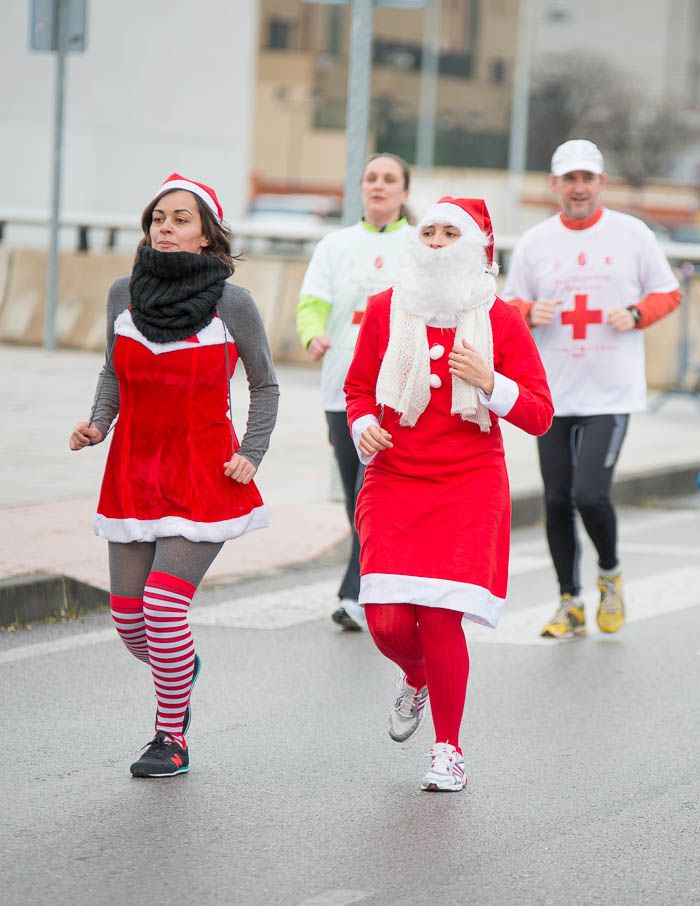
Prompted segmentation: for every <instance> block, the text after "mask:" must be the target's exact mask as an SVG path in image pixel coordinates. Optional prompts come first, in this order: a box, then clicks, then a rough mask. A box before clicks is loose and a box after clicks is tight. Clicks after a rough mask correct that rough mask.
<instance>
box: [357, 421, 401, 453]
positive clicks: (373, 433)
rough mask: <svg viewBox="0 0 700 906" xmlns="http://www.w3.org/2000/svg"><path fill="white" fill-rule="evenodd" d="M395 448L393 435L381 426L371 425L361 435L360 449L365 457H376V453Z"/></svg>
mask: <svg viewBox="0 0 700 906" xmlns="http://www.w3.org/2000/svg"><path fill="white" fill-rule="evenodd" d="M393 446H394V445H393V444H392V442H391V434H389V432H388V431H385V430H384V428H382V426H381V425H369V426H368V427H367V428H365V430H364V431H363V432H362V434H360V442H359V444H358V447H359V450H360V453H362V455H363V456H374V454H375V453H381V451H382V450H387V449H388V448H389V447H393Z"/></svg>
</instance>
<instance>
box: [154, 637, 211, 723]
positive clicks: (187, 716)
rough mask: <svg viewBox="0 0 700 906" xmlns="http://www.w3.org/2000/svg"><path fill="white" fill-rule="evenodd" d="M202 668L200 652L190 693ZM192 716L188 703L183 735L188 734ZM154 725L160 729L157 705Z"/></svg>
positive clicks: (196, 657)
mask: <svg viewBox="0 0 700 906" xmlns="http://www.w3.org/2000/svg"><path fill="white" fill-rule="evenodd" d="M201 669H202V659H201V658H200V656H199V655H198V654H195V656H194V671H193V673H192V685H191V686H190V694H191V693H192V690H193V689H194V684H195V683H196V682H197V677H198V676H199V671H200V670H201ZM191 717H192V715H191V714H190V706H189V705H187V707H186V708H185V716H184V717H183V719H182V735H183V736H187V731H188V730H189V728H190V720H191ZM154 726H155V729H156V730H157V729H158V708H157V707H156V721H155V724H154Z"/></svg>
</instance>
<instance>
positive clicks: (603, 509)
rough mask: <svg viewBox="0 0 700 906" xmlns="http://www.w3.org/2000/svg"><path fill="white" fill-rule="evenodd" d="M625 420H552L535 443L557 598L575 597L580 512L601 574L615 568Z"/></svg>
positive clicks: (588, 417) (595, 417)
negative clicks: (615, 495)
mask: <svg viewBox="0 0 700 906" xmlns="http://www.w3.org/2000/svg"><path fill="white" fill-rule="evenodd" d="M628 421H629V416H628V415H585V416H583V415H582V416H556V417H555V418H554V421H553V422H552V427H551V428H550V429H549V431H548V432H547V433H546V434H545V435H544V436H543V437H540V438H538V441H537V446H538V450H539V456H540V470H541V472H542V480H543V481H544V500H545V512H546V522H547V542H548V544H549V550H550V553H551V555H552V560H553V562H554V568H555V570H556V573H557V579H558V580H559V589H560V593H561V594H571V595H578V594H580V591H581V581H580V575H579V556H580V545H579V540H578V535H577V532H576V510H578V512H579V514H580V516H581V520H582V521H583V525H584V527H585V529H586V532H587V534H588V536H589V538H590V539H591V541H592V542H593V545H594V547H595V549H596V551H597V553H598V566H599V567H600V568H601V569H604V570H610V569H614V568H615V566H616V565H617V562H618V561H617V518H616V516H615V510H614V508H613V505H612V501H611V499H610V488H611V485H612V479H613V472H614V470H615V465H616V464H617V460H618V457H619V455H620V449H621V448H622V441H623V440H624V437H625V433H626V431H627V423H628Z"/></svg>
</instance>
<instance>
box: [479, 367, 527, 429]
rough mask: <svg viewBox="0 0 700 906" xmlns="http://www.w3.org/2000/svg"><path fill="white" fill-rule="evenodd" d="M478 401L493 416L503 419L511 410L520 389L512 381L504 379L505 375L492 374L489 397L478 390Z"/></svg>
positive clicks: (507, 378) (495, 372)
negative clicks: (491, 388)
mask: <svg viewBox="0 0 700 906" xmlns="http://www.w3.org/2000/svg"><path fill="white" fill-rule="evenodd" d="M478 394H479V399H480V400H481V402H482V403H483V404H484V406H486V408H487V409H490V410H491V412H493V414H494V415H497V416H498V417H499V418H504V417H505V416H506V415H508V413H509V412H510V410H511V409H512V408H513V406H514V405H515V403H516V402H517V399H518V397H519V396H520V387H518V385H517V384H516V382H515V381H514V380H512V379H511V378H509V377H506V376H505V374H499V373H498V372H497V371H494V373H493V390H492V391H491V396H486V394H485V393H484V391H483V390H482V389H481V388H479V390H478Z"/></svg>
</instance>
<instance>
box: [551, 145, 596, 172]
mask: <svg viewBox="0 0 700 906" xmlns="http://www.w3.org/2000/svg"><path fill="white" fill-rule="evenodd" d="M574 170H586V171H587V172H588V173H596V174H598V175H600V174H601V173H605V161H604V160H603V155H602V154H601V153H600V148H599V147H598V145H594V144H593V142H589V141H587V140H586V139H585V138H572V139H571V141H568V142H564V144H563V145H559V147H558V148H557V150H556V151H555V152H554V154H553V155H552V168H551V173H552V176H564V174H565V173H573V172H574Z"/></svg>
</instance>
